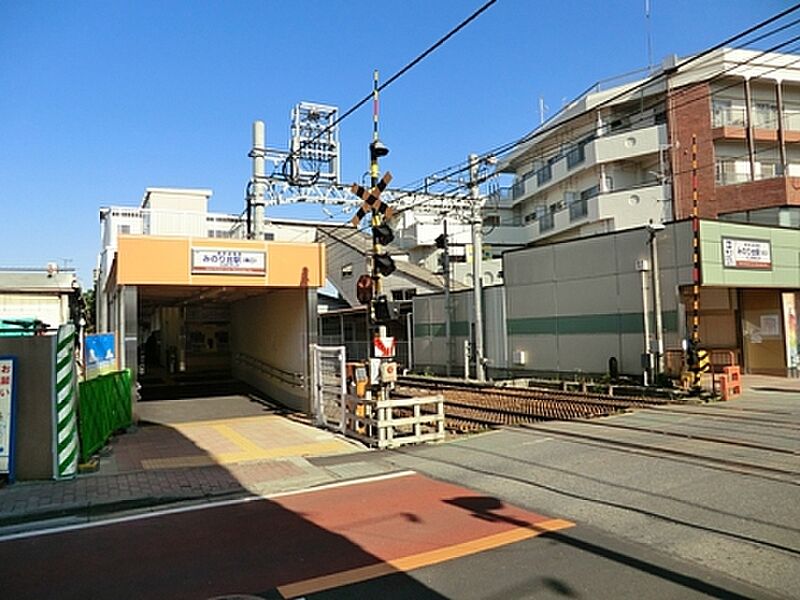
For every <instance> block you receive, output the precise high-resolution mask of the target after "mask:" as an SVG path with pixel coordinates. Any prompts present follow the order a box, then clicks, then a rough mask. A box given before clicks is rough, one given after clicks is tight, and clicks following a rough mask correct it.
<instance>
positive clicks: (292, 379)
mask: <svg viewBox="0 0 800 600" xmlns="http://www.w3.org/2000/svg"><path fill="white" fill-rule="evenodd" d="M233 359H234V360H235V361H238V362H240V363H242V364H243V365H245V366H247V367H249V368H251V369H256V370H258V371H261V372H262V373H264V374H265V375H267V376H268V377H272V378H273V379H277V380H278V381H280V382H281V383H285V384H287V385H293V386H295V387H305V382H306V377H305V375H304V374H303V373H296V372H292V371H287V370H285V369H280V368H278V367H274V366H272V365H270V364H268V363H266V362H264V361H263V360H261V359H259V358H256V357H255V356H251V355H249V354H245V353H244V352H237V353H235V354H234V355H233Z"/></svg>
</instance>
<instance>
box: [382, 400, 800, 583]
mask: <svg viewBox="0 0 800 600" xmlns="http://www.w3.org/2000/svg"><path fill="white" fill-rule="evenodd" d="M394 461H395V464H396V465H397V466H398V467H411V466H412V465H413V468H415V469H417V470H418V471H420V472H424V473H427V474H429V475H431V476H433V477H437V478H440V479H443V480H446V481H457V482H459V483H460V484H461V485H465V486H467V487H470V488H471V489H474V490H477V491H480V492H484V493H491V494H493V495H496V496H497V497H501V498H503V499H504V500H506V501H507V502H511V503H513V504H516V505H518V506H521V507H523V508H526V507H536V509H537V510H539V511H542V512H545V513H548V514H552V513H554V512H557V514H559V516H561V517H562V518H565V519H569V520H571V521H574V522H576V523H578V528H577V531H582V528H583V527H584V526H591V527H592V528H593V529H595V530H596V531H597V532H598V533H602V534H603V535H607V536H609V537H610V538H611V539H613V540H615V541H620V542H628V543H633V544H636V545H638V546H639V547H641V548H647V549H656V550H658V552H659V553H660V554H662V555H664V556H669V557H672V558H674V559H676V560H678V561H681V562H683V563H686V564H692V565H697V566H701V567H703V568H706V569H708V570H710V571H712V572H714V573H718V574H720V575H722V576H725V577H731V578H734V579H736V580H739V581H742V582H747V583H749V584H753V585H755V586H757V587H758V588H759V589H760V590H761V591H759V592H758V593H754V594H753V597H756V598H760V597H766V596H767V595H768V594H775V595H777V596H779V597H785V598H797V597H800V592H798V590H800V525H798V524H799V523H800V394H798V393H786V392H778V391H760V392H758V394H755V395H752V394H751V395H750V397H749V398H748V399H746V400H744V399H743V400H737V401H735V402H730V403H727V404H715V405H701V406H697V407H680V408H674V407H670V408H668V409H665V410H643V411H637V412H634V413H631V414H626V415H622V416H618V417H612V418H608V419H602V420H597V421H590V422H587V423H581V422H572V423H550V424H544V425H537V426H536V427H535V428H520V429H513V430H512V429H508V430H503V431H498V432H492V433H489V434H485V435H482V436H478V437H473V438H471V439H465V440H463V441H459V442H456V443H451V444H447V445H444V446H441V447H439V448H432V447H419V448H413V449H408V450H405V451H403V452H402V453H395V455H394ZM627 597H631V596H627ZM643 597H650V596H643Z"/></svg>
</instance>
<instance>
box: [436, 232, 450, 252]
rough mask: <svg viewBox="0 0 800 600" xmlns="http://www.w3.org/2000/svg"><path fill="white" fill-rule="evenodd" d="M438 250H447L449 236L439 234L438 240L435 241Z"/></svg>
mask: <svg viewBox="0 0 800 600" xmlns="http://www.w3.org/2000/svg"><path fill="white" fill-rule="evenodd" d="M434 243H435V244H436V247H437V248H441V249H442V250H444V249H445V248H447V236H446V235H445V234H443V233H441V234H439V235H438V236H437V237H436V239H435V240H434Z"/></svg>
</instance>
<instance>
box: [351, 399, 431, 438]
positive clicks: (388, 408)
mask: <svg viewBox="0 0 800 600" xmlns="http://www.w3.org/2000/svg"><path fill="white" fill-rule="evenodd" d="M346 404H347V431H346V435H347V436H349V437H353V438H356V439H359V440H361V441H362V442H364V443H365V444H367V445H369V446H377V447H378V448H397V447H399V446H403V445H405V444H419V443H421V442H430V441H437V440H443V439H444V397H443V396H442V395H441V394H437V395H436V396H419V397H415V398H391V399H389V400H367V399H364V398H358V397H356V396H351V395H348V397H347V400H346Z"/></svg>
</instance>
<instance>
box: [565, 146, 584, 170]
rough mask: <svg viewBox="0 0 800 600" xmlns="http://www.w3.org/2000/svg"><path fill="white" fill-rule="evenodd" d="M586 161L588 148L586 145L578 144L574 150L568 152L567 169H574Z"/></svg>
mask: <svg viewBox="0 0 800 600" xmlns="http://www.w3.org/2000/svg"><path fill="white" fill-rule="evenodd" d="M584 160H586V146H585V144H578V145H577V146H575V147H574V148H572V150H570V151H569V152H567V168H568V169H572V168H573V167H576V166H578V165H579V164H581V163H582V162H583V161H584Z"/></svg>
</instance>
